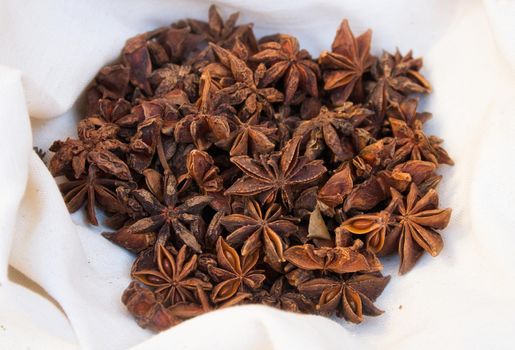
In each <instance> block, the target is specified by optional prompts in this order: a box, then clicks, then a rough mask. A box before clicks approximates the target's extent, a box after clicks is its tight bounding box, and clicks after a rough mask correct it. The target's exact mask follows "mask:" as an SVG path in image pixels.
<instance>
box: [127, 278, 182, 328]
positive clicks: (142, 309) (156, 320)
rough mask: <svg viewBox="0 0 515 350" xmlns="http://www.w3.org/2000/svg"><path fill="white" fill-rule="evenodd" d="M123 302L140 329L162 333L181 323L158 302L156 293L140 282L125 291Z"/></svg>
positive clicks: (134, 283)
mask: <svg viewBox="0 0 515 350" xmlns="http://www.w3.org/2000/svg"><path fill="white" fill-rule="evenodd" d="M122 302H123V304H124V305H125V306H126V307H127V310H128V311H129V312H130V313H131V314H132V315H133V316H134V318H135V319H136V321H137V322H138V324H139V325H140V327H143V328H148V329H150V330H152V331H156V332H160V331H164V330H165V329H168V328H170V327H172V326H174V325H176V324H178V323H179V320H178V319H176V318H175V317H174V316H173V315H172V314H171V313H170V312H169V310H168V308H166V307H165V306H164V305H163V303H161V302H159V301H158V300H157V298H156V295H155V293H153V292H152V291H151V290H150V289H149V288H146V287H143V286H142V285H141V284H140V283H138V282H134V281H133V282H131V284H130V285H129V286H128V287H127V289H125V291H124V292H123V295H122Z"/></svg>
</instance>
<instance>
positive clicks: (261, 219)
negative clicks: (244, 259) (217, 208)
mask: <svg viewBox="0 0 515 350" xmlns="http://www.w3.org/2000/svg"><path fill="white" fill-rule="evenodd" d="M282 214H283V209H282V207H281V206H280V205H279V204H276V203H273V204H271V205H270V206H269V207H268V208H266V211H264V212H263V210H262V209H261V206H260V205H259V204H258V203H257V202H256V201H254V200H252V199H249V200H248V201H247V206H246V210H245V214H244V215H243V214H232V215H228V216H225V217H223V218H222V219H221V224H222V225H223V226H224V227H225V228H226V229H227V231H229V232H230V234H229V235H228V236H227V237H226V240H227V243H229V244H230V245H231V246H240V245H243V246H242V248H241V255H242V256H247V255H249V254H251V253H253V252H254V251H256V250H258V249H259V248H261V247H263V251H264V253H265V258H266V259H267V260H268V261H270V262H271V263H280V262H283V261H285V260H284V255H283V249H284V246H285V244H284V240H283V237H287V236H289V235H290V234H293V233H295V232H296V231H297V226H296V225H295V224H294V223H292V222H291V221H289V220H286V219H283V218H282Z"/></svg>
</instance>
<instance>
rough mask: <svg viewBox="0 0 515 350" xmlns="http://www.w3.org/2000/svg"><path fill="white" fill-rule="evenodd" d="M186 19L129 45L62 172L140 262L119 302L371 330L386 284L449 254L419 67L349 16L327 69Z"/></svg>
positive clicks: (154, 312)
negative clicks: (391, 257) (389, 261)
mask: <svg viewBox="0 0 515 350" xmlns="http://www.w3.org/2000/svg"><path fill="white" fill-rule="evenodd" d="M237 17H238V15H237V14H233V15H231V16H230V17H229V18H228V19H227V20H226V21H224V20H223V19H222V18H221V16H220V15H219V13H218V12H217V10H216V9H215V8H214V7H211V8H210V10H209V21H208V22H207V23H206V22H202V21H197V20H184V21H180V22H177V23H174V24H172V25H171V26H169V27H166V28H160V29H157V30H155V31H152V32H148V33H144V34H142V35H138V36H136V37H134V38H132V39H130V40H128V41H127V43H126V45H125V47H124V49H123V52H122V59H121V61H120V63H116V64H113V65H109V66H106V67H104V68H102V69H101V70H100V72H99V73H98V75H97V77H96V79H95V82H94V84H93V85H92V86H91V88H90V89H89V90H88V93H87V113H86V117H85V118H84V119H83V120H81V121H80V123H79V125H78V129H77V130H78V138H77V139H70V138H69V139H67V140H65V141H56V142H55V143H54V144H53V145H52V146H51V148H50V150H51V151H52V152H55V153H54V154H53V158H52V159H51V162H50V170H51V172H52V173H53V175H54V176H61V175H64V176H65V177H66V179H67V181H66V182H64V183H62V184H61V185H60V189H61V191H62V193H63V196H64V199H65V201H66V204H67V206H68V208H69V210H70V212H74V211H77V210H78V209H80V208H81V207H83V206H84V205H85V207H86V213H87V218H88V220H89V222H90V223H91V224H94V225H97V224H98V219H97V209H100V210H102V211H103V212H104V213H105V217H106V219H105V224H106V225H108V226H109V227H112V228H113V230H114V232H109V233H104V236H105V237H106V238H107V239H109V240H110V241H112V242H113V243H115V244H117V245H119V246H121V247H123V248H125V249H128V250H130V251H131V252H134V253H136V254H137V257H136V260H135V262H134V265H133V267H132V270H131V276H132V278H133V280H134V281H133V282H132V283H131V284H130V286H129V287H128V288H127V290H126V291H125V293H124V294H123V297H122V300H123V302H124V303H125V305H126V306H127V308H128V310H129V311H130V312H131V313H132V314H133V315H134V317H135V318H136V320H137V321H138V323H139V324H140V325H141V326H142V327H148V328H150V329H153V330H158V331H159V330H163V329H166V328H168V327H171V326H173V325H175V324H177V323H179V322H181V321H183V320H185V319H188V318H191V317H194V316H196V315H199V314H202V313H204V312H207V311H210V310H213V309H218V308H223V307H227V306H231V305H235V304H242V303H262V304H265V305H270V306H274V307H277V308H281V309H284V310H288V311H294V312H303V313H318V314H322V315H328V316H329V315H333V314H336V315H337V316H339V317H343V318H345V319H346V320H348V321H350V322H354V323H359V322H361V321H362V320H363V315H370V316H376V315H379V314H381V313H382V311H381V310H380V309H378V308H377V307H376V306H375V305H374V301H375V300H376V299H377V298H378V296H379V295H380V294H381V292H382V291H383V289H384V288H385V286H386V284H387V283H388V281H389V279H390V277H389V276H388V277H384V276H383V275H381V270H382V265H381V262H380V260H379V258H378V257H381V256H384V255H387V254H392V253H394V254H395V253H396V254H398V255H399V257H400V267H399V272H400V273H401V274H402V273H406V272H408V271H409V270H411V269H412V268H413V266H414V265H415V264H416V262H417V260H418V259H419V258H420V257H421V255H422V254H423V253H424V251H426V252H428V253H429V254H431V255H432V256H436V255H438V253H439V252H440V251H441V250H442V247H443V241H442V238H441V236H440V233H439V232H438V230H441V229H443V228H445V227H446V226H447V224H448V222H449V218H450V214H451V210H450V209H440V208H439V207H438V194H437V192H436V190H435V188H436V186H437V185H438V183H439V182H440V179H441V176H439V175H437V174H436V172H435V171H436V169H437V168H438V166H439V165H440V164H452V160H451V159H450V158H449V156H448V155H447V153H446V152H445V150H444V149H443V148H442V147H441V143H442V140H441V139H439V138H437V137H435V136H426V135H425V133H424V130H423V125H424V123H425V122H426V121H427V120H428V119H429V118H430V117H431V115H430V114H429V113H420V112H417V103H418V102H417V100H416V99H414V98H413V96H412V95H413V94H415V93H429V92H430V91H431V87H430V85H429V83H428V82H427V80H426V79H425V78H424V77H423V76H422V75H421V74H420V69H421V67H422V59H420V58H413V57H412V54H411V52H409V53H407V54H405V55H402V54H401V53H400V52H399V51H397V52H396V53H395V54H390V53H388V52H385V53H383V54H382V56H381V57H375V56H373V55H372V54H371V53H370V43H371V38H372V32H371V31H370V30H369V31H367V32H365V33H363V34H361V35H360V36H358V37H355V36H354V35H353V33H352V32H351V30H350V28H349V25H348V23H347V21H346V20H345V21H343V22H342V24H341V26H340V28H339V30H338V32H337V33H336V37H335V39H334V42H333V44H332V49H331V51H324V52H322V53H321V55H320V57H319V58H318V59H313V57H312V56H311V54H310V53H309V52H307V51H306V50H304V49H301V48H300V45H299V42H298V41H297V39H296V38H294V37H292V36H290V35H286V34H277V35H271V36H267V37H264V38H261V39H260V40H259V41H257V40H256V38H255V37H254V33H253V31H252V25H250V24H247V25H237V24H236V21H237Z"/></svg>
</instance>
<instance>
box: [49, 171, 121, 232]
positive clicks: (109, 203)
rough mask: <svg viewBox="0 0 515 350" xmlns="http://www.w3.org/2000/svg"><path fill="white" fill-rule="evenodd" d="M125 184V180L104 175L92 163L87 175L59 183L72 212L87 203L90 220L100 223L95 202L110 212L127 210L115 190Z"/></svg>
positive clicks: (94, 223) (87, 213)
mask: <svg viewBox="0 0 515 350" xmlns="http://www.w3.org/2000/svg"><path fill="white" fill-rule="evenodd" d="M123 185H125V182H124V181H120V180H117V179H113V178H109V177H105V175H104V176H102V175H101V174H100V171H99V170H98V169H97V167H96V166H94V165H90V166H89V168H88V172H87V174H86V175H85V176H83V177H82V178H79V179H78V180H72V181H67V182H64V183H62V184H59V189H60V190H61V192H62V194H63V197H64V201H65V203H66V206H67V207H68V211H69V212H70V213H74V212H76V211H77V210H79V209H80V208H81V207H82V206H83V205H84V204H86V217H87V219H88V221H89V222H90V223H91V224H93V225H98V220H97V216H96V213H95V204H97V205H98V206H99V207H100V208H103V209H104V210H105V211H106V212H108V213H118V212H124V211H125V208H124V207H123V205H122V203H120V202H119V201H118V199H117V197H116V193H115V192H114V190H115V189H116V187H118V186H123Z"/></svg>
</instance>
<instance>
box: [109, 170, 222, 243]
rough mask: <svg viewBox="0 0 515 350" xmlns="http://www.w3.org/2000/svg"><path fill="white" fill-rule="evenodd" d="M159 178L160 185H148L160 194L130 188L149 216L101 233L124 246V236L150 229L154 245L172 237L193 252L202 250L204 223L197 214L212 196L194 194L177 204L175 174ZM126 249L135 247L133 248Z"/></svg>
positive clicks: (138, 233) (125, 241)
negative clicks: (154, 239) (160, 191)
mask: <svg viewBox="0 0 515 350" xmlns="http://www.w3.org/2000/svg"><path fill="white" fill-rule="evenodd" d="M162 181H163V185H162V187H161V186H157V185H153V186H150V189H151V190H152V189H155V188H162V191H163V192H162V193H153V192H150V191H147V190H144V189H138V190H134V191H132V196H133V197H134V198H135V199H136V200H137V201H138V202H139V203H140V204H141V206H142V207H143V208H144V209H145V211H146V212H147V213H148V214H149V215H150V216H149V217H146V218H143V219H140V220H138V221H136V222H134V223H132V224H130V225H129V226H126V227H123V228H121V229H119V230H118V231H116V232H114V233H110V234H109V233H107V234H104V236H105V237H106V238H108V239H109V240H111V241H112V242H114V243H116V244H119V245H121V246H126V247H127V244H128V243H129V242H130V241H128V240H127V237H130V236H133V235H136V236H137V235H141V234H145V233H149V232H151V233H157V239H156V247H158V246H159V244H163V245H164V244H166V243H167V242H168V240H169V239H170V238H172V239H173V241H177V240H179V241H180V242H183V243H184V244H185V245H187V246H188V247H190V248H191V249H192V250H193V251H195V252H201V251H202V248H201V245H200V244H199V242H198V240H199V239H201V238H202V236H203V233H204V230H205V223H204V220H203V219H202V216H201V215H200V213H201V212H202V209H204V207H206V206H207V205H209V203H210V202H211V199H212V198H211V197H210V196H202V195H195V196H193V197H191V198H187V199H184V200H183V201H182V203H180V204H179V199H178V196H177V191H176V189H175V186H176V180H175V177H174V176H173V175H172V174H170V173H167V174H165V176H164V179H163V180H162ZM159 198H162V199H161V200H160V199H159ZM188 227H189V228H188ZM172 233H173V236H172ZM127 248H131V249H132V250H135V249H134V247H130V246H129V247H127ZM145 248H147V247H146V246H143V247H137V251H140V250H143V249H145Z"/></svg>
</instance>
